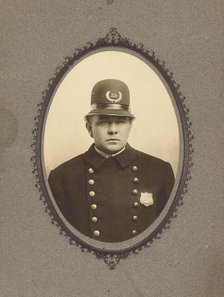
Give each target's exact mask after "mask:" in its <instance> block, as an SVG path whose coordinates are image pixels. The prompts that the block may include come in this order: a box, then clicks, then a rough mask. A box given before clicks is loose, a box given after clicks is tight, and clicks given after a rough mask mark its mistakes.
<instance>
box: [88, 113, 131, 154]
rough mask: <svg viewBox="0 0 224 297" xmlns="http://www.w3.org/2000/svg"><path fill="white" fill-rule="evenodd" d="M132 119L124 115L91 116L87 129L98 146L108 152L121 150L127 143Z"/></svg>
mask: <svg viewBox="0 0 224 297" xmlns="http://www.w3.org/2000/svg"><path fill="white" fill-rule="evenodd" d="M131 126H132V120H131V118H129V117H123V116H103V115H101V116H91V118H90V119H89V122H88V123H87V129H88V131H89V134H90V136H91V137H93V139H94V141H95V145H96V147H97V148H98V149H99V150H101V151H103V152H104V153H106V154H113V153H116V152H118V151H120V150H121V149H122V148H123V147H124V146H125V145H126V143H127V140H128V136H129V133H130V130H131Z"/></svg>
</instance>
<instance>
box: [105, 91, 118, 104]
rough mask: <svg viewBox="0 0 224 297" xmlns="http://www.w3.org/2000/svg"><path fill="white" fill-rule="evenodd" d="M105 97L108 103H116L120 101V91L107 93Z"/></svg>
mask: <svg viewBox="0 0 224 297" xmlns="http://www.w3.org/2000/svg"><path fill="white" fill-rule="evenodd" d="M105 97H106V100H107V101H108V102H110V103H118V102H120V101H121V99H122V93H121V92H120V91H107V92H106V95H105Z"/></svg>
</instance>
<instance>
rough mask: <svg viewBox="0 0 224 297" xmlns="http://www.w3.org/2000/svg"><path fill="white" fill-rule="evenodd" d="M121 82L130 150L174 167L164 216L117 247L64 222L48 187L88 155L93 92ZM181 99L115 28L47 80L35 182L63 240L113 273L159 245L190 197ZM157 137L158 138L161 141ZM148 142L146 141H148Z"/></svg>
mask: <svg viewBox="0 0 224 297" xmlns="http://www.w3.org/2000/svg"><path fill="white" fill-rule="evenodd" d="M111 78H113V79H119V80H121V81H123V82H125V83H126V84H127V85H128V87H129V90H130V94H131V95H130V105H131V112H132V113H133V114H134V115H135V117H136V120H135V121H134V123H133V127H132V131H131V134H130V137H129V141H128V142H129V143H130V144H131V146H132V147H134V148H135V149H137V150H139V151H143V152H144V153H147V154H149V155H152V156H155V157H157V158H160V159H162V160H165V161H167V162H169V163H170V164H171V166H172V168H173V171H174V174H175V184H174V186H173V189H172V192H171V194H170V197H169V199H168V201H167V203H166V205H165V207H164V208H163V210H162V212H161V213H160V214H159V215H158V217H157V218H156V219H155V220H154V222H153V223H152V224H150V225H149V227H148V228H147V229H146V230H144V231H143V232H141V233H139V234H138V235H136V236H134V237H132V238H130V239H128V240H124V241H120V242H113V243H111V242H104V241H100V240H95V239H93V238H90V237H88V236H86V235H84V234H82V233H81V232H79V231H78V230H77V229H76V228H75V227H73V226H72V225H71V224H70V223H69V222H68V220H67V219H66V218H65V217H64V216H63V214H62V212H61V210H60V208H59V207H58V205H57V203H56V201H55V199H54V197H53V195H52V193H51V189H50V186H49V183H48V176H49V172H51V171H52V170H53V169H54V168H56V167H57V166H58V165H60V164H62V163H64V162H65V161H67V160H70V159H72V158H74V157H75V156H77V155H79V154H82V153H83V152H85V151H86V150H87V149H88V148H89V146H90V145H91V143H92V142H93V141H92V140H91V138H90V137H89V135H88V132H87V131H86V128H85V122H84V117H85V115H86V114H87V113H88V112H89V110H90V97H91V90H92V88H93V86H94V85H95V84H96V83H97V82H98V81H100V80H103V79H111ZM183 101H184V96H183V95H182V94H181V92H180V89H179V85H178V84H177V83H176V82H175V81H174V79H173V74H172V73H171V72H170V71H168V70H167V69H166V68H165V63H164V62H163V63H161V62H160V61H159V60H158V59H156V57H155V54H154V53H153V52H151V51H148V50H145V49H144V47H143V45H141V44H140V45H137V44H133V43H131V42H130V41H129V40H128V39H127V38H123V37H121V35H120V34H119V33H118V32H117V30H116V29H115V28H112V29H111V30H110V32H108V34H107V35H106V37H105V38H100V39H99V40H98V41H97V42H96V43H95V44H93V43H88V44H87V46H85V47H84V48H83V49H77V50H76V52H75V53H74V55H73V56H72V57H68V58H66V59H65V62H64V64H63V65H62V66H61V67H59V68H58V69H57V73H56V74H55V76H54V77H53V78H52V79H51V80H50V82H49V86H48V89H47V90H46V91H45V92H44V93H43V98H42V102H41V103H40V105H39V112H38V116H37V117H36V118H35V128H34V130H33V134H34V144H33V149H34V153H35V155H34V157H33V163H34V166H35V169H34V174H35V175H36V177H37V187H38V189H39V191H40V193H41V200H42V201H43V203H44V204H45V206H46V210H47V212H48V213H49V215H50V216H51V218H52V223H54V224H56V225H57V226H58V227H59V228H60V231H61V234H63V235H64V236H66V237H68V238H69V242H70V244H74V245H78V246H80V247H81V249H82V250H85V251H88V252H92V253H94V254H95V255H96V257H97V258H102V259H104V261H105V262H106V263H107V264H108V266H109V268H110V269H113V268H115V267H116V265H117V264H118V263H119V261H120V259H122V258H126V257H127V256H128V255H129V254H130V253H137V252H138V251H139V250H141V249H142V247H144V246H150V244H151V243H152V241H153V240H154V239H155V238H159V236H160V234H161V232H162V230H163V229H164V228H167V227H168V225H169V223H170V221H171V219H172V218H173V217H175V216H176V211H177V208H178V207H179V206H180V205H181V204H182V200H183V194H184V193H185V192H186V190H187V181H188V180H189V178H190V171H189V170H190V167H191V166H192V152H193V149H192V143H191V142H192V138H193V137H192V134H191V131H190V125H191V123H190V121H189V118H188V115H187V114H188V109H187V108H186V106H185V105H184V104H183ZM158 131H159V133H158ZM146 135H147V137H146Z"/></svg>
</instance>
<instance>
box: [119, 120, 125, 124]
mask: <svg viewBox="0 0 224 297" xmlns="http://www.w3.org/2000/svg"><path fill="white" fill-rule="evenodd" d="M117 123H118V124H124V123H126V121H125V120H118V121H117Z"/></svg>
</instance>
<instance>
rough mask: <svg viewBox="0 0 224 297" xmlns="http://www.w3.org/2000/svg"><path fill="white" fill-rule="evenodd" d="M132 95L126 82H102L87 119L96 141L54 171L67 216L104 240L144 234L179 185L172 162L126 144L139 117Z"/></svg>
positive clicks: (55, 191)
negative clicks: (131, 101) (136, 113)
mask: <svg viewBox="0 0 224 297" xmlns="http://www.w3.org/2000/svg"><path fill="white" fill-rule="evenodd" d="M129 98H130V95H129V89H128V87H127V85H126V84H125V83H124V82H122V81H119V80H115V79H106V80H103V81H100V82H98V83H97V84H96V85H95V86H94V88H93V90H92V95H91V111H90V112H89V113H88V114H87V115H86V117H85V120H86V128H87V130H88V132H89V134H90V136H91V137H92V138H93V140H94V144H92V145H91V147H90V148H89V150H88V151H87V152H85V153H83V154H81V155H79V156H76V157H75V158H73V159H71V160H69V161H67V162H65V163H63V164H62V165H60V166H58V167H57V168H56V169H54V170H53V171H51V172H50V175H49V184H50V188H51V191H52V194H53V197H54V199H55V201H56V203H57V205H58V207H59V209H60V210H61V212H62V214H63V216H64V217H65V218H66V220H67V221H68V222H69V223H70V224H71V225H73V226H74V227H75V228H76V229H77V230H78V231H79V232H81V233H83V234H85V235H86V236H89V237H91V238H94V239H96V240H100V241H103V242H121V241H124V240H128V239H130V238H132V237H134V236H136V235H138V234H139V233H141V232H143V231H144V230H145V229H146V228H147V227H149V226H150V224H152V222H153V221H154V220H155V219H156V218H157V217H158V215H159V214H160V213H161V211H162V209H163V208H164V206H165V204H166V202H167V200H168V198H169V196H170V193H171V191H172V188H173V184H174V175H173V171H172V168H171V166H170V164H169V163H167V162H164V161H162V160H160V159H158V158H155V157H153V156H150V155H148V154H145V153H143V152H140V151H137V150H135V149H134V148H132V147H131V146H130V145H129V144H128V143H127V140H128V136H129V133H130V131H131V127H132V122H133V120H134V116H133V115H132V114H131V112H130V108H129V107H130V99H129Z"/></svg>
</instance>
